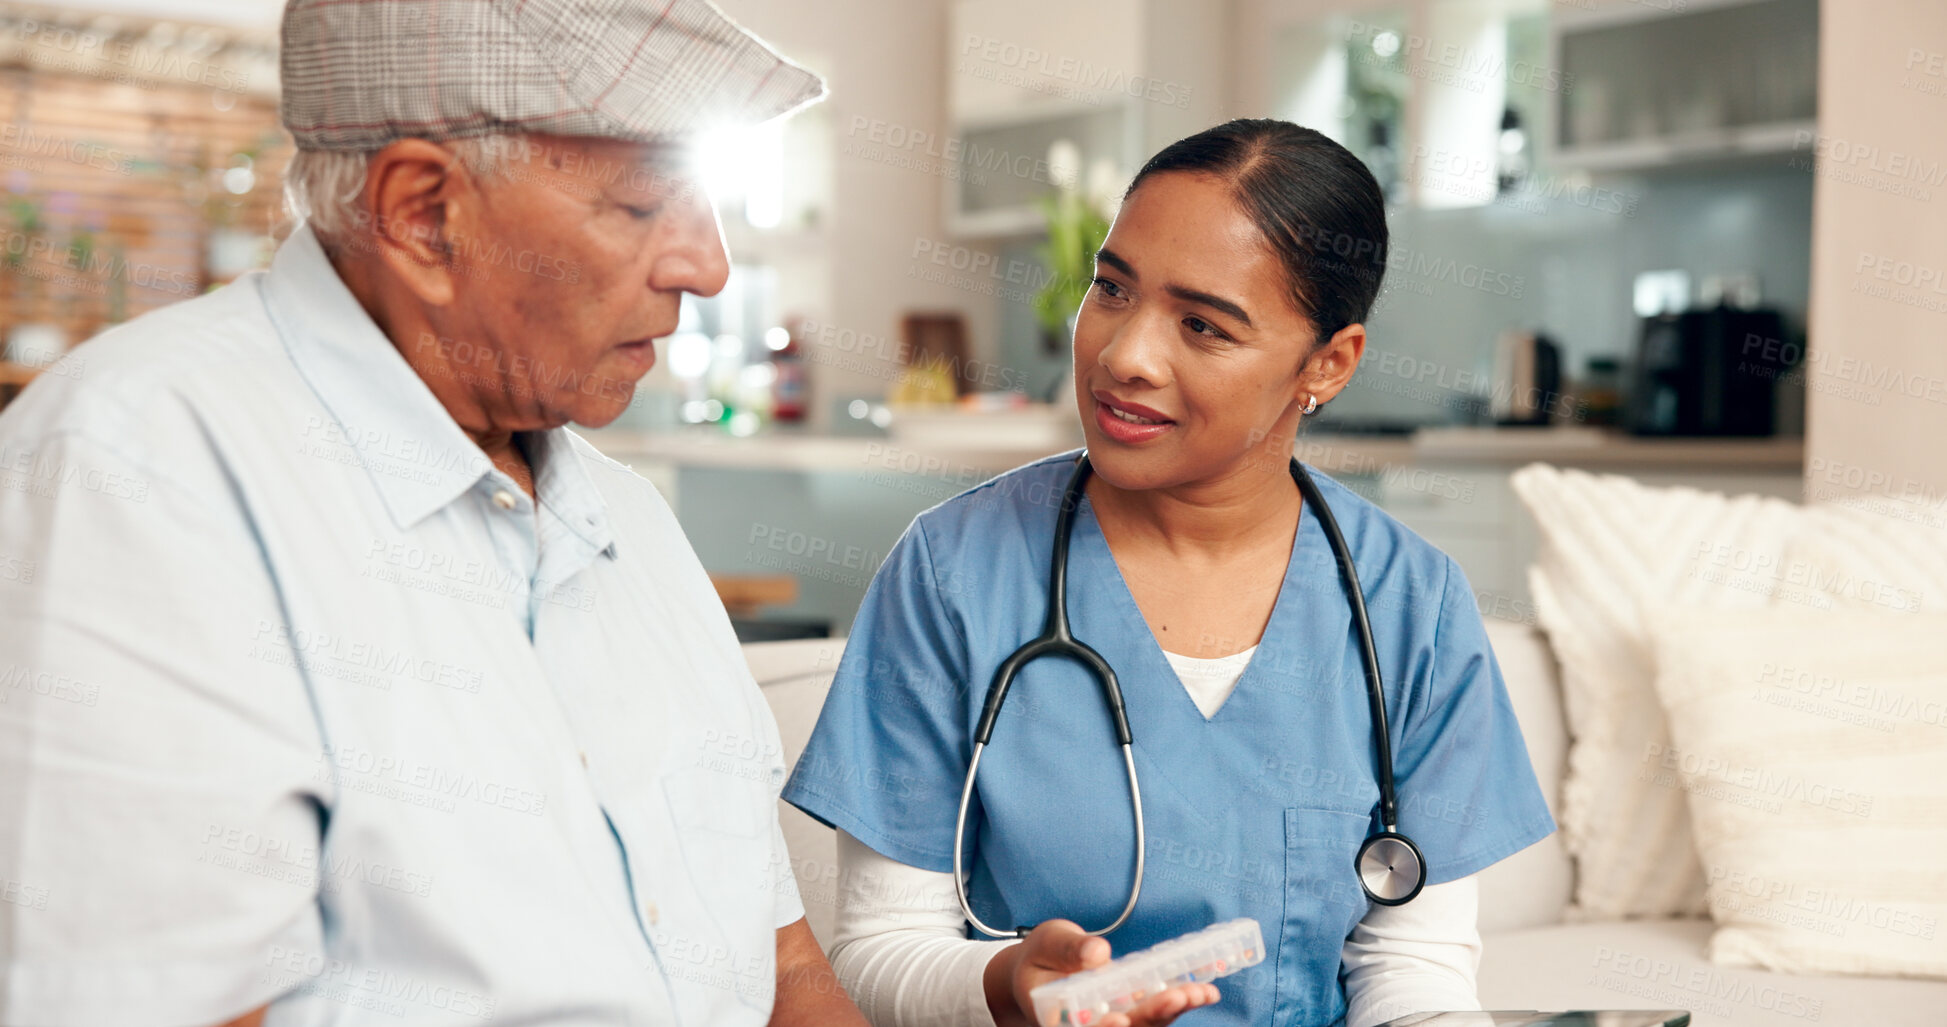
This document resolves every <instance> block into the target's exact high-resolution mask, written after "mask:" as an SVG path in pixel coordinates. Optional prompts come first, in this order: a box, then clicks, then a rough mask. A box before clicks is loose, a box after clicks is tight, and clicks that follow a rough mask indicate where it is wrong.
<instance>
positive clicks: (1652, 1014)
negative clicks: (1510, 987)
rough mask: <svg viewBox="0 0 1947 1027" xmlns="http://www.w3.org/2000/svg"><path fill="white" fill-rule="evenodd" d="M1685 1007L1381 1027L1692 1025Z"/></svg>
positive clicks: (1498, 1015) (1424, 1016)
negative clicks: (1682, 1008)
mask: <svg viewBox="0 0 1947 1027" xmlns="http://www.w3.org/2000/svg"><path fill="white" fill-rule="evenodd" d="M1689 1024H1690V1014H1689V1013H1688V1012H1685V1011H1684V1010H1681V1009H1577V1010H1573V1011H1570V1012H1566V1013H1541V1012H1536V1011H1534V1010H1532V1009H1529V1010H1507V1009H1497V1010H1493V1011H1490V1012H1480V1013H1414V1014H1412V1015H1411V1016H1402V1017H1400V1018H1399V1019H1397V1020H1388V1021H1386V1022H1385V1023H1384V1024H1382V1025H1381V1027H1689Z"/></svg>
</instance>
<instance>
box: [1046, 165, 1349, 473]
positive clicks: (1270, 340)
mask: <svg viewBox="0 0 1947 1027" xmlns="http://www.w3.org/2000/svg"><path fill="white" fill-rule="evenodd" d="M1095 274H1096V278H1095V282H1094V285H1093V287H1092V288H1090V290H1089V293H1088V296H1087V298H1086V299H1084V300H1083V301H1082V308H1081V312H1080V315H1079V316H1078V318H1077V319H1076V323H1075V393H1076V395H1075V399H1076V402H1077V403H1078V404H1079V405H1080V408H1081V415H1082V425H1083V429H1084V431H1085V433H1086V435H1087V440H1088V450H1089V460H1090V462H1091V463H1092V464H1093V465H1094V467H1095V470H1096V473H1098V474H1099V475H1100V476H1102V477H1103V478H1105V479H1107V480H1108V481H1109V482H1111V483H1112V484H1114V485H1117V486H1119V487H1121V488H1126V489H1151V488H1167V487H1171V486H1178V485H1194V484H1199V483H1207V482H1213V481H1217V480H1220V479H1223V478H1225V477H1227V476H1230V475H1234V474H1236V473H1239V471H1240V470H1241V469H1242V468H1245V467H1247V466H1249V465H1250V464H1251V461H1252V458H1253V451H1254V447H1256V448H1257V451H1258V452H1262V448H1263V446H1264V443H1265V442H1266V440H1267V439H1271V438H1273V437H1274V436H1275V435H1276V434H1278V433H1280V432H1282V433H1285V434H1284V437H1285V438H1287V439H1288V438H1289V437H1290V434H1291V433H1295V431H1296V426H1297V422H1298V417H1299V411H1300V410H1302V408H1303V406H1304V403H1305V396H1306V393H1307V391H1308V384H1309V382H1308V381H1304V380H1301V368H1302V366H1303V365H1304V364H1305V363H1306V358H1307V357H1308V356H1309V355H1310V354H1311V352H1312V350H1313V347H1314V335H1315V334H1316V333H1315V331H1314V330H1313V327H1312V325H1311V323H1310V322H1309V321H1308V320H1307V319H1306V318H1305V316H1304V315H1303V314H1302V313H1301V312H1300V311H1299V310H1298V309H1297V305H1296V301H1295V300H1294V298H1293V296H1292V293H1291V286H1290V284H1289V278H1288V276H1287V275H1286V274H1285V271H1284V268H1283V266H1282V265H1281V264H1280V263H1279V261H1278V258H1277V255H1276V254H1275V253H1273V252H1272V250H1271V249H1270V247H1269V245H1268V244H1267V243H1266V242H1265V240H1264V237H1263V235H1262V233H1260V232H1259V231H1258V229H1257V227H1256V225H1255V224H1253V223H1252V221H1251V219H1250V218H1249V216H1248V215H1246V214H1245V213H1244V212H1243V211H1242V210H1240V209H1239V208H1238V206H1237V204H1236V202H1235V201H1234V200H1233V199H1232V197H1231V192H1230V188H1229V186H1228V185H1227V184H1226V183H1225V182H1223V181H1222V180H1220V179H1218V178H1215V177H1212V176H1208V175H1200V174H1188V173H1181V172H1164V173H1160V174H1157V175H1154V176H1153V177H1150V178H1148V179H1145V180H1144V181H1143V183H1142V185H1141V186H1140V187H1138V188H1137V189H1136V191H1135V193H1133V194H1132V195H1131V196H1130V197H1129V198H1128V200H1127V202H1125V203H1124V204H1123V206H1122V210H1121V212H1120V213H1119V214H1117V216H1116V220H1115V225H1114V227H1113V228H1111V229H1110V231H1109V236H1108V239H1107V240H1106V241H1105V242H1104V243H1103V245H1102V250H1101V253H1100V255H1099V256H1098V258H1097V260H1096V267H1095ZM1310 391H1318V392H1319V397H1318V398H1319V401H1320V402H1323V401H1325V400H1326V399H1328V398H1330V397H1329V396H1328V395H1326V394H1324V390H1322V389H1318V388H1316V386H1312V387H1311V389H1310ZM1332 391H1333V392H1336V389H1333V390H1332ZM1262 462H1263V461H1262V460H1258V461H1257V463H1260V464H1261V463H1262Z"/></svg>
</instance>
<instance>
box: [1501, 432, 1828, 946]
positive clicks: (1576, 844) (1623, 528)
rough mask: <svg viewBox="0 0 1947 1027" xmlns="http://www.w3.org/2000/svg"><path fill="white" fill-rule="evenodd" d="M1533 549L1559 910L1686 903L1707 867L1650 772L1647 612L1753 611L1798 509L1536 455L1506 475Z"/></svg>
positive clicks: (1678, 805) (1773, 576) (1652, 708)
mask: <svg viewBox="0 0 1947 1027" xmlns="http://www.w3.org/2000/svg"><path fill="white" fill-rule="evenodd" d="M1513 485H1514V489H1515V492H1516V493H1517V494H1518V495H1519V496H1520V497H1521V499H1522V502H1523V503H1524V504H1526V506H1527V507H1528V509H1529V511H1530V512H1531V513H1533V515H1534V518H1535V522H1536V526H1537V528H1538V529H1539V532H1540V538H1541V548H1540V552H1539V554H1538V557H1537V560H1536V563H1535V565H1534V567H1532V568H1531V569H1530V571H1529V584H1530V587H1531V589H1532V591H1533V594H1534V602H1535V612H1536V616H1537V619H1538V620H1539V622H1540V624H1541V627H1542V630H1543V631H1545V632H1546V633H1547V635H1548V641H1549V645H1550V647H1551V648H1553V649H1554V651H1555V655H1556V658H1557V659H1558V660H1560V661H1561V666H1562V701H1563V710H1564V713H1565V714H1566V716H1567V720H1568V727H1569V735H1570V748H1569V758H1568V775H1567V778H1566V780H1565V781H1564V783H1563V788H1562V805H1561V808H1560V810H1559V811H1558V815H1559V816H1558V819H1559V821H1560V823H1561V828H1562V835H1563V839H1564V841H1565V842H1566V844H1567V846H1568V850H1569V852H1570V854H1572V855H1573V856H1574V857H1575V860H1576V884H1575V906H1574V907H1572V908H1571V909H1570V911H1569V915H1570V916H1571V918H1575V919H1592V920H1608V919H1618V918H1624V917H1657V916H1677V915H1696V914H1701V913H1703V912H1704V901H1703V900H1704V880H1703V871H1702V869H1701V867H1700V866H1699V864H1698V862H1697V856H1696V853H1695V851H1694V848H1693V846H1692V844H1691V839H1690V819H1689V814H1688V811H1687V810H1686V808H1685V804H1684V795H1683V791H1682V790H1681V789H1680V788H1678V787H1675V786H1673V785H1672V784H1668V783H1663V784H1659V783H1658V781H1659V778H1658V777H1657V775H1655V774H1653V773H1650V772H1649V771H1650V769H1651V767H1652V763H1653V761H1654V760H1655V759H1656V758H1657V754H1659V753H1661V752H1662V751H1663V750H1664V749H1666V748H1668V746H1669V731H1668V728H1667V727H1666V725H1665V722H1664V719H1663V710H1662V708H1661V706H1660V704H1659V703H1658V702H1657V699H1656V692H1655V685H1654V679H1655V662H1654V652H1653V649H1652V646H1651V639H1650V637H1649V631H1648V629H1647V627H1646V626H1645V623H1644V611H1645V610H1646V609H1653V608H1657V607H1661V606H1664V605H1668V604H1682V605H1686V606H1711V607H1730V608H1762V607H1765V606H1767V605H1769V604H1770V603H1771V600H1772V597H1773V595H1774V594H1776V595H1778V596H1779V597H1780V598H1781V599H1785V600H1794V601H1796V600H1800V599H1801V598H1802V595H1803V593H1804V592H1805V590H1804V589H1803V588H1799V587H1795V586H1791V585H1790V584H1789V583H1788V582H1781V581H1779V580H1778V578H1777V573H1776V572H1777V569H1778V568H1779V567H1781V566H1783V565H1784V564H1785V561H1786V559H1787V557H1786V552H1787V548H1788V545H1789V540H1790V536H1791V533H1792V531H1793V530H1794V527H1795V525H1796V524H1797V521H1798V518H1799V515H1800V508H1799V507H1797V506H1796V505H1794V504H1792V503H1787V502H1785V501H1783V500H1780V499H1774V498H1768V497H1761V496H1737V497H1727V496H1724V495H1721V494H1718V493H1713V492H1699V491H1696V490H1694V489H1685V488H1655V487H1650V486H1645V485H1642V484H1640V483H1638V482H1636V481H1635V480H1633V479H1630V478H1624V477H1618V476H1615V475H1595V474H1588V473H1586V472H1582V471H1575V470H1562V469H1559V468H1555V467H1549V466H1547V465H1542V464H1536V465H1531V466H1529V467H1524V468H1522V469H1521V470H1519V471H1517V472H1515V474H1514V476H1513Z"/></svg>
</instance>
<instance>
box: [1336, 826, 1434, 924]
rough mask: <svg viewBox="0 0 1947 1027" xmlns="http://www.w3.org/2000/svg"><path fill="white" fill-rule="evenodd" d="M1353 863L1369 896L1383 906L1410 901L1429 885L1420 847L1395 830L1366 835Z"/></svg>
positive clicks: (1397, 904)
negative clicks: (1364, 841) (1370, 835)
mask: <svg viewBox="0 0 1947 1027" xmlns="http://www.w3.org/2000/svg"><path fill="white" fill-rule="evenodd" d="M1354 863H1355V865H1356V866H1357V867H1358V869H1359V883H1360V884H1361V885H1364V886H1365V889H1366V897H1367V898H1369V899H1371V900H1372V901H1374V902H1377V903H1379V904H1380V905H1382V906H1399V905H1404V904H1406V903H1408V902H1411V901H1412V900H1413V896H1415V895H1418V894H1419V893H1420V889H1421V888H1423V887H1425V886H1426V861H1425V860H1423V859H1421V858H1420V847H1419V846H1417V845H1414V844H1413V841H1412V839H1410V838H1408V837H1406V836H1405V835H1403V834H1399V833H1397V832H1394V831H1382V832H1380V833H1378V834H1375V835H1373V836H1372V837H1370V838H1367V839H1366V843H1365V844H1364V845H1361V846H1359V855H1358V858H1357V859H1356V860H1354Z"/></svg>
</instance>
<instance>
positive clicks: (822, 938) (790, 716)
mask: <svg viewBox="0 0 1947 1027" xmlns="http://www.w3.org/2000/svg"><path fill="white" fill-rule="evenodd" d="M844 649H845V640H844V639H842V638H815V639H803V640H795V641H790V642H753V643H750V644H748V645H745V646H744V647H743V650H744V662H746V663H748V664H749V665H750V672H751V676H752V677H755V678H756V679H757V684H758V687H759V688H761V689H762V690H763V692H764V699H765V701H766V702H768V703H769V704H770V706H771V714H772V715H773V716H775V717H776V718H777V731H778V737H779V739H780V741H782V742H783V744H784V764H785V766H796V765H797V763H798V755H799V754H800V753H802V752H804V745H805V742H806V740H808V739H809V738H810V737H811V729H812V728H813V727H815V726H817V723H818V711H819V710H821V709H823V708H824V706H825V692H826V691H827V690H828V689H830V688H831V685H832V675H834V674H836V673H837V672H838V657H839V655H840V654H841V653H842V652H843V651H844ZM777 806H778V813H777V818H778V823H779V825H781V826H782V827H783V829H784V844H785V846H786V847H787V848H789V849H790V850H791V869H792V871H793V872H794V873H796V875H797V878H798V895H799V897H800V898H802V899H803V900H804V911H805V920H806V921H808V922H809V923H810V925H811V933H812V934H813V935H815V936H817V938H818V943H819V944H820V945H824V946H827V947H829V946H830V944H831V935H832V918H833V915H834V914H833V911H834V908H835V907H834V903H836V902H837V898H838V836H837V835H835V834H833V833H832V829H831V828H829V827H826V826H825V825H823V824H821V823H819V822H818V821H816V820H813V819H811V818H810V817H808V816H805V815H804V813H803V812H802V811H801V810H799V809H798V808H797V807H796V806H793V805H791V804H790V803H788V802H782V801H780V802H779V803H778V804H777Z"/></svg>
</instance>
